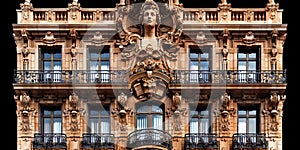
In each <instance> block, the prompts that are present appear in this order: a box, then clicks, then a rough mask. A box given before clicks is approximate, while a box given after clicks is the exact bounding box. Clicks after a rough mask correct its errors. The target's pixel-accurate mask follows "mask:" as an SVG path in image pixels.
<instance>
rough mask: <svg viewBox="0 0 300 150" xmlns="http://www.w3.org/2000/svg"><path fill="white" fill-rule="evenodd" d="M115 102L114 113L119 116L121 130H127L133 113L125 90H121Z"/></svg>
mask: <svg viewBox="0 0 300 150" xmlns="http://www.w3.org/2000/svg"><path fill="white" fill-rule="evenodd" d="M114 103H115V106H114V108H113V111H112V115H113V116H114V117H116V118H117V117H118V121H119V123H120V124H119V127H120V131H127V122H128V118H129V117H130V116H132V115H133V110H132V108H130V107H128V106H127V103H128V98H127V95H126V94H125V93H124V92H121V93H120V94H119V95H118V97H117V99H115V102H114Z"/></svg>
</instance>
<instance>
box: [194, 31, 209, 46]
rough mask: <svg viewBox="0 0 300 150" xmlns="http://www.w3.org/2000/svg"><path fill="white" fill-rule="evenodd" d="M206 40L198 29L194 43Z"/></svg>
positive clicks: (201, 42)
mask: <svg viewBox="0 0 300 150" xmlns="http://www.w3.org/2000/svg"><path fill="white" fill-rule="evenodd" d="M206 42H207V38H206V37H205V34H204V33H203V32H202V31H200V32H198V33H197V36H196V39H195V43H196V44H204V43H206Z"/></svg>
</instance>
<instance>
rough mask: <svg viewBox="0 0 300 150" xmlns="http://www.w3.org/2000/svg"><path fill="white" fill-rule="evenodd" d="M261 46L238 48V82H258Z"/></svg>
mask: <svg viewBox="0 0 300 150" xmlns="http://www.w3.org/2000/svg"><path fill="white" fill-rule="evenodd" d="M259 54H260V46H238V57H237V58H238V62H237V65H238V67H237V68H238V72H239V75H238V81H239V82H242V83H243V82H257V79H259V77H258V74H257V73H258V72H259V68H260V63H259V60H260V56H259Z"/></svg>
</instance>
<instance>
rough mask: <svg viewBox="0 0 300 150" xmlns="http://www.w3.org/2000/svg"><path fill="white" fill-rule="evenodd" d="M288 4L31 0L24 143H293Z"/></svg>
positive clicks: (20, 98) (25, 44)
mask: <svg viewBox="0 0 300 150" xmlns="http://www.w3.org/2000/svg"><path fill="white" fill-rule="evenodd" d="M282 13H283V10H282V9H279V4H278V3H275V2H274V1H273V0H269V2H267V3H266V5H265V7H264V8H232V7H231V4H230V3H227V1H226V0H221V2H220V3H219V4H218V5H217V6H216V7H215V8H185V7H184V4H183V3H180V2H179V0H120V1H119V3H117V4H116V7H114V8H82V7H81V5H80V3H79V2H78V1H77V0H73V2H72V3H69V4H68V5H67V6H66V8H35V7H34V4H32V3H31V2H30V0H25V2H24V3H21V4H20V9H18V10H17V16H18V19H17V23H15V24H13V32H14V39H15V43H16V51H17V60H16V61H17V69H16V72H15V80H14V83H13V88H14V91H15V96H14V100H15V102H16V104H17V110H16V113H17V129H16V130H17V144H18V146H17V147H18V150H37V149H64V150H79V149H81V150H87V149H102V150H104V149H105V150H108V149H111V150H125V149H127V150H202V149H210V150H236V149H239V150H241V149H257V150H282V141H283V138H282V124H283V122H282V116H283V104H284V101H285V97H286V96H285V94H286V86H287V82H286V70H285V68H284V67H283V66H284V64H283V54H284V49H283V46H284V42H285V39H286V34H287V24H283V23H282Z"/></svg>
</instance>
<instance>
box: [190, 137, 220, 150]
mask: <svg viewBox="0 0 300 150" xmlns="http://www.w3.org/2000/svg"><path fill="white" fill-rule="evenodd" d="M184 149H185V150H190V149H193V150H195V149H199V150H200V149H210V150H213V149H215V150H217V149H218V141H217V138H216V134H212V133H188V134H185V136H184Z"/></svg>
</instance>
